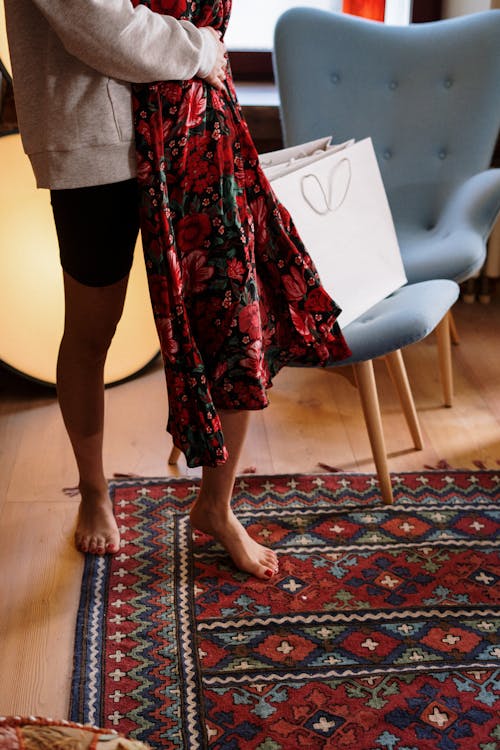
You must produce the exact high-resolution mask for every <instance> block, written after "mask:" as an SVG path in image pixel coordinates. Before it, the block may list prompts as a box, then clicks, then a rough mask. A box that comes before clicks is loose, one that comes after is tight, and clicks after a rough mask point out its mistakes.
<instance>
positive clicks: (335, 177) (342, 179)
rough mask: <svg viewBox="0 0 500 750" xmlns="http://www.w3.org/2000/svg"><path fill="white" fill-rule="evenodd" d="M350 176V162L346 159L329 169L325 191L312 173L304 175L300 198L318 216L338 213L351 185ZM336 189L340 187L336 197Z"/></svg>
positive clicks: (316, 176)
mask: <svg viewBox="0 0 500 750" xmlns="http://www.w3.org/2000/svg"><path fill="white" fill-rule="evenodd" d="M345 165H347V170H346V169H345ZM351 175H352V170H351V162H350V160H349V159H347V158H344V159H340V161H339V162H337V164H335V165H334V166H333V167H332V168H331V170H330V174H329V175H328V184H327V187H326V189H325V187H324V186H323V185H322V183H321V181H320V178H319V177H318V175H316V174H313V173H310V174H305V175H304V176H303V177H302V179H301V181H300V190H301V193H302V197H303V198H304V200H305V201H306V203H307V204H308V205H309V206H310V208H312V210H313V211H314V212H315V213H317V214H319V215H320V216H326V215H327V214H329V213H334V212H335V211H338V209H339V208H340V207H341V206H342V204H343V203H344V201H345V199H346V197H347V193H348V192H349V187H350V185H351ZM337 187H340V190H338V195H337V196H336V195H335V191H336V188H337Z"/></svg>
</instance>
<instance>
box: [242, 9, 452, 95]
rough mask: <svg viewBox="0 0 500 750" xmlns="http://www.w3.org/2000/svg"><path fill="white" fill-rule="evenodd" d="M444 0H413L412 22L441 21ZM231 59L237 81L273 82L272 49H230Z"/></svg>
mask: <svg viewBox="0 0 500 750" xmlns="http://www.w3.org/2000/svg"><path fill="white" fill-rule="evenodd" d="M441 18H442V0H413V6H412V17H411V22H412V23H426V22H429V21H439V20H440V19H441ZM229 60H230V63H231V70H232V72H233V76H234V79H235V81H238V82H240V81H241V82H248V81H251V82H253V83H273V82H274V72H273V57H272V52H271V51H270V50H230V51H229Z"/></svg>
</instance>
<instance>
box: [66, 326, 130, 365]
mask: <svg viewBox="0 0 500 750" xmlns="http://www.w3.org/2000/svg"><path fill="white" fill-rule="evenodd" d="M117 324H118V321H116V322H114V321H113V322H107V323H106V324H105V323H102V322H101V323H100V324H97V325H92V324H90V323H89V324H88V325H87V326H82V325H78V326H75V325H68V324H66V326H65V328H64V334H63V338H62V342H61V348H63V349H64V348H66V350H67V351H69V352H71V353H72V355H73V356H74V357H75V358H77V359H80V360H82V361H91V362H94V363H95V362H104V360H105V359H106V354H107V353H108V349H109V347H110V345H111V342H112V340H113V336H114V335H115V332H116V326H117Z"/></svg>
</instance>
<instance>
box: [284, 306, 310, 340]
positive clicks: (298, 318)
mask: <svg viewBox="0 0 500 750" xmlns="http://www.w3.org/2000/svg"><path fill="white" fill-rule="evenodd" d="M290 314H291V316H292V321H293V324H294V326H295V328H296V329H297V331H298V332H299V333H300V335H301V336H303V337H304V340H305V341H312V340H313V336H312V334H311V331H313V330H314V328H315V325H314V318H313V316H312V315H310V314H309V313H306V312H303V311H302V310H294V308H293V307H291V308H290Z"/></svg>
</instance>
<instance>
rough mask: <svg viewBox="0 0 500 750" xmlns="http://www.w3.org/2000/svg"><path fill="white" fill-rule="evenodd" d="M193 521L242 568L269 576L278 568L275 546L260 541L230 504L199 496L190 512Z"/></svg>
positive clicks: (257, 575) (248, 571) (258, 576)
mask: <svg viewBox="0 0 500 750" xmlns="http://www.w3.org/2000/svg"><path fill="white" fill-rule="evenodd" d="M190 518H191V525H192V526H193V528H194V529H198V531H203V533H205V534H209V535H210V536H212V537H214V539H216V540H217V541H218V542H219V543H220V544H222V546H223V547H224V549H225V550H226V552H227V553H228V554H229V556H230V557H231V559H232V561H233V562H234V564H235V565H236V567H237V568H239V570H243V571H244V572H245V573H251V574H252V575H254V576H256V577H257V578H262V579H269V578H271V577H272V576H273V575H274V574H275V573H277V572H278V557H277V555H276V553H275V552H273V550H272V549H269V547H264V546H263V545H262V544H259V543H258V542H256V541H255V540H254V539H252V537H251V536H250V535H249V534H248V532H247V531H246V529H245V528H244V526H243V525H242V524H241V523H240V521H238V519H237V518H236V516H235V515H234V513H233V511H232V510H231V509H230V508H229V509H228V508H227V507H224V508H223V509H220V508H217V507H216V506H215V507H214V504H211V503H209V502H204V501H203V500H200V499H198V500H197V501H196V502H195V504H194V506H193V508H192V510H191V513H190Z"/></svg>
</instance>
